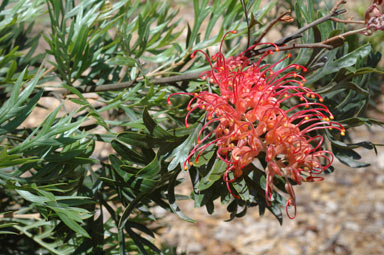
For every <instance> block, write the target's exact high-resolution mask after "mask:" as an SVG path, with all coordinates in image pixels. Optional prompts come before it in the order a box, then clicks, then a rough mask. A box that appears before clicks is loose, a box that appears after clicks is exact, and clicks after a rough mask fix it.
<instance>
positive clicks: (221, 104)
mask: <svg viewBox="0 0 384 255" xmlns="http://www.w3.org/2000/svg"><path fill="white" fill-rule="evenodd" d="M231 33H235V32H234V31H231ZM223 40H224V39H223ZM264 44H267V45H271V46H273V48H274V51H278V50H279V48H278V47H277V46H276V45H274V44H272V43H264ZM259 45H261V44H256V45H253V46H252V47H250V48H249V49H247V50H250V49H253V48H254V47H256V46H259ZM221 48H222V43H221V46H220V50H219V52H218V53H216V54H215V55H214V56H213V57H212V60H210V59H209V57H208V56H207V55H206V54H205V53H204V52H202V51H200V50H197V51H195V52H194V53H193V54H192V58H193V57H194V56H195V54H196V52H201V53H203V54H205V55H206V57H207V59H208V60H209V63H210V65H211V67H212V68H211V70H210V71H207V72H204V73H203V74H202V75H201V78H202V79H209V81H210V83H212V84H216V85H217V86H218V87H219V89H220V94H216V93H212V92H208V91H202V92H200V93H175V94H187V95H190V96H193V98H192V99H191V100H190V102H189V104H188V110H189V112H188V114H187V116H186V118H185V125H186V126H187V127H188V117H189V115H190V113H191V112H192V111H195V110H196V109H201V110H204V111H206V113H207V121H206V123H205V125H204V126H203V127H202V129H201V130H200V132H199V135H198V138H197V145H196V146H195V147H194V148H193V149H192V151H191V152H190V154H189V156H188V158H187V159H186V161H185V163H184V167H185V169H186V170H187V169H188V166H187V164H189V165H193V161H194V162H198V160H199V157H200V156H201V155H202V153H203V152H204V151H205V150H206V149H207V148H208V147H210V146H212V145H214V144H215V145H216V146H217V148H218V149H217V156H218V157H219V158H220V159H221V160H223V161H224V162H225V163H226V165H227V169H226V171H225V174H224V180H225V181H226V183H227V187H228V190H229V191H230V192H231V194H232V195H233V196H234V197H235V198H239V197H238V196H237V195H235V194H233V192H232V191H231V188H230V183H231V182H233V181H235V180H236V179H237V178H239V177H240V176H242V174H243V168H244V167H246V166H247V165H249V164H251V163H252V162H253V161H254V159H255V158H256V157H258V156H259V155H266V156H265V161H266V162H267V168H266V170H265V171H266V188H265V195H266V201H267V203H268V204H270V203H271V200H272V195H273V178H274V176H275V175H279V176H282V177H283V178H285V179H286V186H285V189H286V191H287V192H288V194H289V196H290V198H289V199H288V200H287V204H286V210H287V214H288V216H289V217H290V218H294V217H295V215H296V202H295V193H294V191H293V188H292V185H291V184H290V182H289V181H288V178H291V179H292V180H294V181H295V182H296V183H297V184H301V183H302V182H313V181H319V180H322V177H320V176H319V174H321V173H322V172H323V171H325V170H326V169H327V168H328V167H329V166H330V165H331V164H332V161H333V158H334V156H333V154H332V153H331V152H329V151H326V150H323V149H322V148H321V145H322V143H323V136H321V135H316V136H310V135H309V134H310V133H311V132H312V131H315V130H321V129H335V130H338V131H339V132H341V135H344V134H345V129H344V127H343V126H342V125H341V124H339V123H337V122H334V121H332V119H333V116H332V114H331V112H330V111H329V109H328V108H327V107H326V106H325V105H323V104H322V103H321V102H322V101H323V99H322V97H321V96H320V95H319V94H316V93H314V92H313V91H311V90H310V89H309V88H306V87H304V84H303V83H304V82H305V81H306V80H305V78H304V77H303V76H302V75H300V74H299V73H298V71H300V72H301V71H303V72H305V71H306V68H305V67H303V66H300V65H296V64H290V65H288V66H286V67H284V68H281V69H279V70H274V69H276V67H277V65H278V64H280V63H281V62H282V61H284V60H286V59H287V58H290V57H291V55H290V54H288V55H287V56H286V57H284V58H283V59H281V60H279V61H277V62H276V63H274V64H263V60H264V59H265V58H266V57H267V56H269V55H272V54H273V53H274V51H272V50H269V51H267V52H265V53H264V54H263V55H262V56H261V57H260V58H259V59H257V60H255V61H254V62H251V60H250V59H248V58H247V57H245V56H244V53H245V52H246V51H244V52H242V53H241V54H239V55H238V56H235V57H229V58H225V57H224V55H223V54H222V53H221ZM212 62H215V63H214V65H213V64H212ZM175 94H172V95H171V96H173V95H175ZM292 102H294V105H293V106H290V107H289V106H288V105H292ZM168 103H169V104H171V102H170V100H169V98H168ZM261 152H263V154H260V153H261ZM192 158H194V159H192ZM230 176H232V177H230ZM291 205H292V206H294V208H295V209H294V211H295V212H294V214H295V215H294V216H293V217H291V216H290V215H289V213H288V207H289V206H291Z"/></svg>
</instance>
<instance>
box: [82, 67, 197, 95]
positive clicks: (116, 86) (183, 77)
mask: <svg viewBox="0 0 384 255" xmlns="http://www.w3.org/2000/svg"><path fill="white" fill-rule="evenodd" d="M200 74H201V73H200V72H193V73H186V74H180V75H175V76H170V77H162V78H156V79H151V80H150V82H152V83H155V84H166V83H174V82H180V81H190V80H196V79H198V78H199V77H200ZM138 82H139V81H136V80H135V81H129V82H122V83H113V84H105V85H101V86H84V87H77V89H78V90H79V91H80V92H82V93H90V92H105V91H117V90H122V89H126V88H129V87H131V86H132V85H133V84H135V83H138Z"/></svg>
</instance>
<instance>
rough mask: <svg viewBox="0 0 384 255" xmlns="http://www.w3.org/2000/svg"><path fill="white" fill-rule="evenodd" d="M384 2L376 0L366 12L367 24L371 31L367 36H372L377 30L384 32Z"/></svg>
mask: <svg viewBox="0 0 384 255" xmlns="http://www.w3.org/2000/svg"><path fill="white" fill-rule="evenodd" d="M383 11H384V1H383V0H374V1H373V3H372V5H371V6H369V8H368V9H367V10H366V12H365V24H366V25H367V28H368V29H369V31H368V32H365V34H366V35H371V34H372V33H373V32H375V31H377V30H381V31H383V30H384V13H383Z"/></svg>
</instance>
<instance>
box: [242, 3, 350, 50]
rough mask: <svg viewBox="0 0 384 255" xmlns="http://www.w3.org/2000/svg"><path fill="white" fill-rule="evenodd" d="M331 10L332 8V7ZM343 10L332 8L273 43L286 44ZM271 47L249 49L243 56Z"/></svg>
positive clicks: (341, 12)
mask: <svg viewBox="0 0 384 255" xmlns="http://www.w3.org/2000/svg"><path fill="white" fill-rule="evenodd" d="M332 10H333V9H332ZM345 12H346V10H344V9H343V10H333V11H331V13H329V14H328V15H326V16H324V17H321V18H319V19H317V20H315V21H313V22H312V23H310V24H308V25H306V26H304V27H302V28H300V29H298V30H297V31H296V32H295V33H293V34H290V35H288V36H286V37H283V38H281V39H280V40H278V41H277V42H275V44H276V45H277V46H281V45H284V44H286V43H287V42H290V41H292V40H295V39H297V38H300V37H301V36H302V35H301V34H302V33H303V32H305V31H307V30H308V29H310V28H312V27H314V26H317V25H319V24H321V23H323V22H326V21H328V20H331V19H332V18H333V17H335V16H338V15H340V14H343V13H345ZM271 48H273V46H266V47H263V48H261V49H258V50H250V51H248V52H246V53H245V56H246V57H254V56H257V55H259V54H260V52H261V51H262V52H265V50H269V49H271ZM325 48H326V47H325Z"/></svg>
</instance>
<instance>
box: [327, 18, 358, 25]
mask: <svg viewBox="0 0 384 255" xmlns="http://www.w3.org/2000/svg"><path fill="white" fill-rule="evenodd" d="M331 20H332V21H334V22H338V23H345V24H365V22H364V21H363V20H345V19H338V18H335V17H333V18H331Z"/></svg>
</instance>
